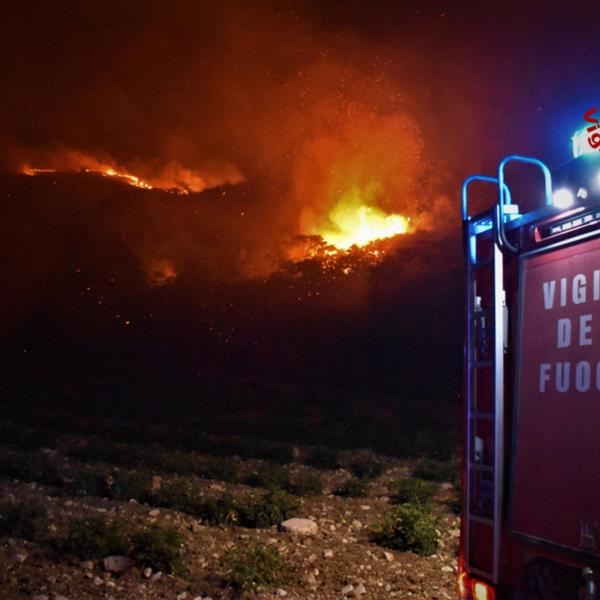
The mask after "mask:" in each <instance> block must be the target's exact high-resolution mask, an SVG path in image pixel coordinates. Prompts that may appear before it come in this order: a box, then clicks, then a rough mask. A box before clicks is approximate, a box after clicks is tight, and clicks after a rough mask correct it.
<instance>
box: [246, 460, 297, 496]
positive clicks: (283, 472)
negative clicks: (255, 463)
mask: <svg viewBox="0 0 600 600" xmlns="http://www.w3.org/2000/svg"><path fill="white" fill-rule="evenodd" d="M244 483H245V484H247V485H251V486H253V487H262V488H267V489H269V490H281V489H283V488H287V487H289V485H290V476H289V473H288V470H287V469H285V468H283V467H281V466H279V465H263V466H261V467H260V469H258V471H255V472H254V473H251V474H250V476H249V477H247V478H246V479H245V480H244Z"/></svg>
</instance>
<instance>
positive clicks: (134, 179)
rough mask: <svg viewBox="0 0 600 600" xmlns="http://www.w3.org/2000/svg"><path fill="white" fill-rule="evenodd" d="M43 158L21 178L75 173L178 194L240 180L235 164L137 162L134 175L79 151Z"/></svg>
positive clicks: (24, 168) (23, 169)
mask: <svg viewBox="0 0 600 600" xmlns="http://www.w3.org/2000/svg"><path fill="white" fill-rule="evenodd" d="M43 156H44V157H45V158H42V159H40V158H39V157H38V158H37V159H33V160H31V162H32V163H33V162H35V163H38V165H39V164H40V163H41V164H43V165H44V166H43V167H39V166H37V165H36V166H35V167H34V166H32V165H31V164H29V163H28V164H25V165H23V166H22V167H21V172H22V173H24V174H25V175H42V174H47V173H58V172H65V171H71V172H72V171H76V172H79V173H90V174H94V175H101V176H102V177H111V178H114V179H118V180H119V181H122V182H123V183H127V184H128V185H132V186H134V187H138V188H142V189H145V190H152V189H160V190H166V191H170V192H176V193H178V194H189V193H190V192H202V191H203V190H205V189H208V188H214V187H219V186H221V185H224V184H230V185H234V184H237V183H240V182H242V181H244V177H243V175H242V174H241V173H240V171H239V170H238V169H237V168H236V167H235V165H232V164H230V163H221V162H216V161H214V162H212V163H207V164H205V165H204V166H203V167H201V168H200V169H199V170H192V169H188V168H186V167H184V166H182V165H180V164H179V163H177V162H176V161H170V162H168V163H166V164H163V165H153V166H150V165H144V164H142V163H140V162H139V161H138V162H137V163H135V166H134V167H135V168H133V171H135V172H136V173H137V175H134V174H133V173H132V170H131V169H128V168H125V167H123V166H119V165H117V163H116V161H115V160H113V159H112V158H110V157H108V158H104V159H101V158H97V157H95V156H94V155H92V154H90V153H88V152H81V151H79V150H66V151H57V152H46V153H44V155H43ZM44 163H45V164H44Z"/></svg>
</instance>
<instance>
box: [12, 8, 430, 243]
mask: <svg viewBox="0 0 600 600" xmlns="http://www.w3.org/2000/svg"><path fill="white" fill-rule="evenodd" d="M9 4H10V3H9ZM59 4H60V3H59ZM67 4H68V5H69V7H71V8H72V10H70V11H67V10H65V6H64V5H59V6H56V7H53V6H35V7H22V8H20V9H19V10H18V11H15V14H13V15H12V21H11V22H12V25H11V31H15V32H19V33H18V34H17V33H12V34H11V32H6V33H7V41H6V42H5V44H6V50H7V53H8V55H9V58H11V57H12V59H13V60H14V65H13V66H9V67H8V69H9V73H8V80H9V81H10V82H11V85H8V86H4V87H3V90H2V91H1V92H0V95H1V96H0V98H1V99H2V100H3V106H5V107H6V108H7V110H6V112H5V114H4V116H3V119H2V121H1V122H0V140H2V141H3V142H4V144H3V150H2V154H3V158H4V160H3V161H2V162H3V163H4V165H5V166H6V165H12V166H14V165H15V163H20V164H23V163H27V164H30V165H32V166H39V167H44V166H49V167H53V168H61V167H60V164H61V163H62V164H64V165H66V168H72V169H78V168H82V167H83V168H89V169H98V168H100V167H101V166H105V165H108V166H111V167H112V168H120V169H122V170H124V171H125V172H127V173H131V174H132V175H135V176H137V177H140V178H142V179H143V180H144V181H148V182H149V183H150V184H151V185H154V186H157V187H166V188H168V187H177V188H186V189H189V190H191V191H202V190H204V189H207V188H211V187H215V186H220V185H223V184H234V183H239V182H241V181H242V180H243V177H242V173H243V174H244V176H245V177H246V178H248V179H252V178H255V177H259V178H263V179H264V181H265V184H264V185H263V186H262V192H263V193H264V194H265V196H266V197H264V198H261V199H260V200H258V201H257V202H260V203H261V204H264V207H265V210H263V211H261V212H262V214H261V219H263V220H265V221H267V222H268V225H267V227H266V228H265V227H264V224H262V225H261V226H260V227H257V231H258V230H262V229H266V230H267V232H268V235H269V236H270V237H271V238H272V237H277V238H281V239H283V238H286V237H289V236H290V235H294V234H297V233H303V234H311V233H315V232H316V231H317V230H318V229H319V227H322V226H324V225H325V224H327V220H328V214H329V212H330V210H331V209H332V207H333V206H334V205H335V203H336V201H337V200H339V197H340V196H341V195H343V193H344V192H345V191H346V190H347V189H349V188H358V189H364V188H365V187H368V186H373V185H377V186H378V189H379V190H380V191H379V193H378V194H377V195H376V197H375V198H374V199H373V201H374V202H375V203H376V204H377V206H378V207H379V208H381V209H383V210H385V211H387V212H393V211H398V212H402V213H408V214H409V216H414V215H415V214H416V213H417V212H418V211H420V210H423V209H424V206H425V205H426V204H427V202H429V201H432V198H424V197H423V195H422V194H420V193H418V191H419V185H420V183H419V181H423V180H425V179H426V177H427V175H428V171H430V167H429V166H428V164H427V161H425V160H424V155H425V149H426V142H425V140H424V136H423V134H422V131H421V128H420V127H419V124H418V120H419V116H418V115H417V114H416V112H418V111H415V98H414V96H415V92H414V81H413V83H411V80H414V74H415V72H417V71H418V68H417V67H416V66H415V65H414V64H412V62H411V60H412V59H405V60H404V62H403V61H402V58H401V57H400V56H397V55H395V50H394V48H392V47H391V46H390V45H389V44H386V43H377V42H376V41H374V40H373V39H368V38H367V37H365V36H361V35H359V34H357V33H350V32H348V31H347V30H344V29H340V30H338V31H337V32H331V31H327V30H325V29H323V28H322V26H321V24H320V23H319V19H318V17H319V15H318V11H316V10H315V11H312V10H309V9H307V8H305V9H303V10H299V8H298V6H297V5H295V4H293V3H283V4H281V3H270V2H260V3H251V4H247V3H238V2H231V3H213V2H200V3H187V2H180V3H179V4H178V5H177V7H178V8H177V10H175V9H172V10H163V9H164V8H165V7H164V6H163V5H162V3H161V2H144V3H137V2H128V3H126V4H124V5H118V7H117V8H115V7H110V6H106V5H105V4H103V3H99V2H98V3H93V2H92V3H86V6H85V7H83V6H82V5H79V4H78V3H74V4H71V3H67ZM313 13H314V14H313ZM15 20H16V22H15ZM24 31H26V32H27V34H25V35H23V32H24ZM84 32H85V34H84ZM8 62H9V63H10V62H11V61H10V60H9V61H8ZM23 65H26V69H23ZM57 148H63V149H64V148H67V149H69V150H66V151H65V150H59V151H57V150H56V149H57ZM73 149H76V151H75V150H73ZM42 159H44V160H42ZM38 162H39V163H40V164H37V163H38ZM34 163H35V164H34ZM42 163H44V164H42ZM435 193H437V192H435ZM250 226H252V225H250ZM223 235H224V236H227V225H226V223H224V224H223ZM256 243H257V244H260V243H261V239H260V238H259V237H258V236H256Z"/></svg>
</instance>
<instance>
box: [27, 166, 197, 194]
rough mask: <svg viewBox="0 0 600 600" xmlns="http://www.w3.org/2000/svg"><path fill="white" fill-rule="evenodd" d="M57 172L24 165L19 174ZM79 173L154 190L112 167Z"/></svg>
mask: <svg viewBox="0 0 600 600" xmlns="http://www.w3.org/2000/svg"><path fill="white" fill-rule="evenodd" d="M68 170H69V169H65V171H68ZM59 171H60V169H39V168H35V167H30V166H28V165H25V166H24V167H22V169H21V172H22V173H23V174H25V175H32V176H33V175H43V174H44V173H58V172H59ZM80 172H81V173H92V174H95V175H102V177H113V178H115V179H120V180H121V181H123V182H124V183H128V184H129V185H133V186H134V187H139V188H143V189H145V190H152V189H154V186H153V185H150V184H149V183H148V182H146V181H144V180H143V179H140V178H139V177H136V176H135V175H131V174H129V173H126V172H119V171H117V170H115V169H113V168H112V167H105V168H100V169H81V170H80ZM175 191H176V192H177V193H178V194H187V193H189V192H188V190H186V189H183V188H182V189H177V188H175Z"/></svg>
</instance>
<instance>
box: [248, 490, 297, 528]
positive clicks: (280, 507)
mask: <svg viewBox="0 0 600 600" xmlns="http://www.w3.org/2000/svg"><path fill="white" fill-rule="evenodd" d="M297 509H298V501H297V500H296V499H295V498H293V496H290V495H289V494H288V493H286V492H284V491H281V490H273V491H271V492H269V493H268V494H266V495H265V496H263V497H262V498H260V500H258V501H256V502H253V503H251V504H247V505H241V506H240V520H241V524H242V525H244V526H246V527H256V528H259V529H263V528H268V527H272V526H273V525H277V524H279V523H281V521H285V520H286V519H288V518H290V517H291V516H293V514H294V513H295V511H296V510H297Z"/></svg>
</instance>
